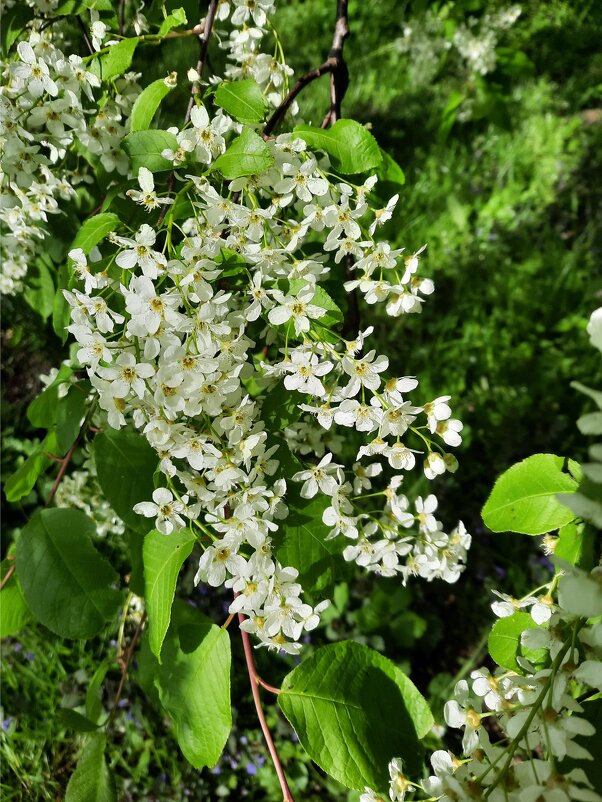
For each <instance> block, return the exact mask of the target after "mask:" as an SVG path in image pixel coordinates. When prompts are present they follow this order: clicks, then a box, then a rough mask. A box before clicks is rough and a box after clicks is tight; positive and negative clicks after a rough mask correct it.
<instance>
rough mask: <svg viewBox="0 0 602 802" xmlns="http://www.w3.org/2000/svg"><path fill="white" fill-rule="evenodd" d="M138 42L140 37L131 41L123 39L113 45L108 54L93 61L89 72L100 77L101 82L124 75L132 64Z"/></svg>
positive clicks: (135, 37) (89, 66) (134, 37)
mask: <svg viewBox="0 0 602 802" xmlns="http://www.w3.org/2000/svg"><path fill="white" fill-rule="evenodd" d="M138 41H139V40H138V37H137V36H133V37H132V38H131V39H122V40H121V41H120V42H118V43H117V44H116V45H111V46H110V47H109V51H108V53H104V54H103V55H102V56H98V57H97V58H94V59H92V62H91V63H90V64H89V65H88V71H89V72H91V73H92V74H93V75H96V76H98V77H99V78H100V80H101V81H109V80H111V78H117V76H118V75H123V73H124V72H127V71H128V70H129V68H130V66H131V64H132V59H133V57H134V51H135V50H136V45H137V44H138Z"/></svg>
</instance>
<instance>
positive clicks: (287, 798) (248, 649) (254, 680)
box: [238, 613, 295, 802]
mask: <svg viewBox="0 0 602 802" xmlns="http://www.w3.org/2000/svg"><path fill="white" fill-rule="evenodd" d="M244 620H245V618H244V616H243V614H242V613H239V614H238V624H239V629H240V636H241V638H242V645H243V648H244V650H245V660H246V662H247V671H248V672H249V679H250V681H251V693H252V694H253V701H254V702H255V709H256V710H257V718H258V719H259V723H260V725H261V730H262V732H263V737H264V738H265V740H266V743H267V745H268V751H269V753H270V757H271V758H272V762H273V764H274V768H275V769H276V774H277V776H278V782H279V783H280V788H281V789H282V793H283V795H284V799H283V802H295V800H294V799H293V795H292V794H291V791H290V788H289V787H288V783H287V781H286V776H285V774H284V769H283V768H282V763H281V762H280V757H279V755H278V752H277V750H276V747H275V745H274V741H273V740H272V734H271V732H270V730H269V727H268V725H267V721H266V720H265V715H264V713H263V708H262V706H261V697H260V696H259V685H260V684H261V685H263V686H264V687H268V686H267V684H266V683H264V682H263V681H262V680H260V679H259V677H258V676H257V669H256V668H255V661H254V660H253V647H252V646H251V641H250V639H249V633H248V632H245V630H244V629H242V627H241V626H240V624H242V623H243V621H244ZM268 690H272V691H274V692H276V693H279V691H278V690H277V689H276V688H272V687H271V686H269V687H268Z"/></svg>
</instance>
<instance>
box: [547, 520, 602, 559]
mask: <svg viewBox="0 0 602 802" xmlns="http://www.w3.org/2000/svg"><path fill="white" fill-rule="evenodd" d="M554 557H558V558H559V559H561V560H565V562H568V563H571V564H572V565H578V566H583V567H593V558H594V538H593V533H592V532H589V531H586V527H585V524H582V523H576V522H571V523H569V524H565V525H564V526H563V527H562V528H561V529H560V531H559V532H558V541H557V542H556V547H555V548H554Z"/></svg>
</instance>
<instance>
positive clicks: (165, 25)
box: [158, 8, 188, 36]
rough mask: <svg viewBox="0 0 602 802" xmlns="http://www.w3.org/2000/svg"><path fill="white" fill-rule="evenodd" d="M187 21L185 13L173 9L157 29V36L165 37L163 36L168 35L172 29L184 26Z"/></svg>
mask: <svg viewBox="0 0 602 802" xmlns="http://www.w3.org/2000/svg"><path fill="white" fill-rule="evenodd" d="M187 22H188V19H187V17H186V12H185V11H184V9H183V8H174V10H173V11H172V12H171V14H169V15H168V16H167V17H165V19H164V20H163V22H162V23H161V27H160V28H159V33H158V35H159V36H165V34H167V33H169V32H170V31H171V30H172V29H173V28H177V27H178V25H186V23H187Z"/></svg>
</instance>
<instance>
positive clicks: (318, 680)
mask: <svg viewBox="0 0 602 802" xmlns="http://www.w3.org/2000/svg"><path fill="white" fill-rule="evenodd" d="M278 704H279V705H280V707H281V709H282V712H283V713H284V715H285V716H286V717H287V719H288V720H289V721H290V723H291V724H292V726H293V728H294V729H295V732H296V733H297V735H298V736H299V740H300V742H301V744H302V745H303V748H304V749H305V750H306V752H307V753H308V754H309V756H310V757H311V759H312V760H314V761H315V762H316V763H317V764H318V766H320V768H322V769H323V770H324V771H326V772H327V773H328V774H330V775H331V776H332V777H334V778H335V779H336V780H338V781H339V782H341V783H343V784H344V785H346V786H347V787H349V788H358V789H363V788H364V787H365V786H369V787H370V788H373V789H375V790H376V791H385V790H386V789H387V788H388V786H389V773H388V769H387V766H388V763H389V761H390V760H391V758H393V757H401V758H402V759H403V761H404V765H405V766H406V767H407V768H408V771H409V772H410V773H412V772H419V771H420V769H421V766H422V750H421V746H420V739H421V738H424V736H425V735H426V734H427V733H428V731H429V730H430V728H431V727H432V725H433V717H432V715H431V712H430V710H429V707H428V705H427V703H426V701H425V700H424V698H423V697H422V695H421V694H420V693H419V691H418V689H417V688H416V686H415V685H414V684H413V683H412V682H411V680H410V679H409V678H408V677H407V676H406V675H405V674H404V673H403V671H401V670H400V669H399V668H397V666H395V665H394V664H393V663H392V662H391V661H390V660H388V659H387V658H386V657H383V655H381V654H379V653H378V652H375V651H373V650H372V649H369V648H368V647H367V646H362V645H360V644H359V643H355V642H354V641H344V642H342V643H336V644H332V645H329V646H324V647H322V648H321V649H318V650H317V651H316V652H315V653H314V654H313V655H312V656H311V657H310V658H309V659H308V660H305V661H304V662H303V663H301V665H300V666H298V667H297V668H295V669H294V670H293V671H292V672H291V673H290V674H288V676H287V677H285V679H284V682H283V684H282V690H281V693H280V694H279V695H278Z"/></svg>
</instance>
